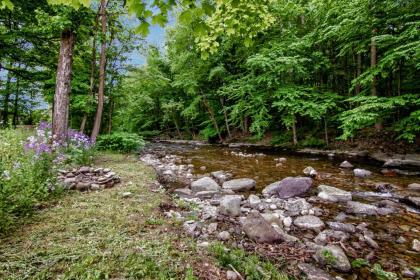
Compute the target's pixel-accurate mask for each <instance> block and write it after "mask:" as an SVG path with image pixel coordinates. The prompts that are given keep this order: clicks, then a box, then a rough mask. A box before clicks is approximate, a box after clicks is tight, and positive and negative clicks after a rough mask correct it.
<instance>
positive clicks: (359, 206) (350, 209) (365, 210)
mask: <svg viewBox="0 0 420 280" xmlns="http://www.w3.org/2000/svg"><path fill="white" fill-rule="evenodd" d="M346 212H347V213H349V214H361V215H376V214H377V213H378V207H376V206H374V205H370V204H366V203H361V202H357V201H347V208H346Z"/></svg>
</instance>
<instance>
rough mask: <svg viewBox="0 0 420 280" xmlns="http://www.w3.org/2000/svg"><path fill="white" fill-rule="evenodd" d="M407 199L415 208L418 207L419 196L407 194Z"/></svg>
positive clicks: (419, 203)
mask: <svg viewBox="0 0 420 280" xmlns="http://www.w3.org/2000/svg"><path fill="white" fill-rule="evenodd" d="M407 201H408V202H409V203H410V204H411V205H413V206H415V207H417V208H420V197H417V196H409V197H407Z"/></svg>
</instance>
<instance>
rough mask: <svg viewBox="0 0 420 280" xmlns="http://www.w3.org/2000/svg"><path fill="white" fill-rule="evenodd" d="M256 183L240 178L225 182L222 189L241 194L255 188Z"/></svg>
mask: <svg viewBox="0 0 420 280" xmlns="http://www.w3.org/2000/svg"><path fill="white" fill-rule="evenodd" d="M255 186H256V182H255V180H253V179H249V178H242V179H234V180H230V181H226V182H224V183H223V186H222V187H223V188H224V189H230V190H232V191H235V192H241V191H249V190H251V189H253V188H255Z"/></svg>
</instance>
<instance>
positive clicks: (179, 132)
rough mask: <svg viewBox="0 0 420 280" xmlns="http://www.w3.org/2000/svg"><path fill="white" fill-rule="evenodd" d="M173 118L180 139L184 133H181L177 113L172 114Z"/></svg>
mask: <svg viewBox="0 0 420 280" xmlns="http://www.w3.org/2000/svg"><path fill="white" fill-rule="evenodd" d="M172 119H173V121H174V124H175V128H176V132H177V133H178V137H179V139H182V134H181V131H180V130H179V124H178V120H177V119H176V116H175V114H173V115H172Z"/></svg>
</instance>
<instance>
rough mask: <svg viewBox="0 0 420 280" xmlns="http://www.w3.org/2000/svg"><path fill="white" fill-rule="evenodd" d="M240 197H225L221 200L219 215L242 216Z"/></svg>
mask: <svg viewBox="0 0 420 280" xmlns="http://www.w3.org/2000/svg"><path fill="white" fill-rule="evenodd" d="M241 200H242V196H240V195H225V196H223V197H222V198H221V199H220V206H219V213H220V214H223V215H227V216H239V215H240V214H241Z"/></svg>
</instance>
